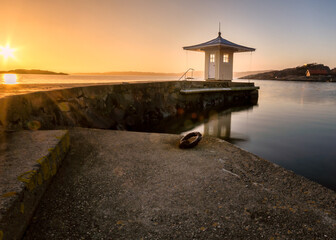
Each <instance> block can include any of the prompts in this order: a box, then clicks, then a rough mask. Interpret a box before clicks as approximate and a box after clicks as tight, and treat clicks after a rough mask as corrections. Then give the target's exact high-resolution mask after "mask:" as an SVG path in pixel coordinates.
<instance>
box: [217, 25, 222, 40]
mask: <svg viewBox="0 0 336 240" xmlns="http://www.w3.org/2000/svg"><path fill="white" fill-rule="evenodd" d="M218 29H219V31H218V37H220V36H221V34H222V33H221V30H220V22H219V28H218Z"/></svg>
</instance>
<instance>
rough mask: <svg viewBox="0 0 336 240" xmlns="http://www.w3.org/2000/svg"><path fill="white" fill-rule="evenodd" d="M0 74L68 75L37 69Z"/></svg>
mask: <svg viewBox="0 0 336 240" xmlns="http://www.w3.org/2000/svg"><path fill="white" fill-rule="evenodd" d="M0 74H44V75H69V74H67V73H63V72H52V71H47V70H39V69H14V70H8V71H0Z"/></svg>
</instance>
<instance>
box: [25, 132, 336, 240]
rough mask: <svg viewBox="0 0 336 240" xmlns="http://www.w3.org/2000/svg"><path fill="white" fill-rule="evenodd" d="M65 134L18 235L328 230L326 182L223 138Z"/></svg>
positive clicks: (253, 234)
mask: <svg viewBox="0 0 336 240" xmlns="http://www.w3.org/2000/svg"><path fill="white" fill-rule="evenodd" d="M70 137H71V146H70V151H69V154H68V155H67V157H66V158H65V159H64V161H63V163H62V166H61V168H60V169H59V171H58V173H57V175H56V176H55V178H54V179H53V181H52V182H51V184H50V185H49V187H48V189H47V191H46V193H45V195H44V196H43V198H42V200H41V202H40V204H39V206H38V209H37V211H36V212H35V215H34V217H33V219H32V222H31V224H30V226H29V228H28V229H27V231H26V234H25V236H24V239H27V240H28V239H335V236H336V209H335V206H336V193H335V192H333V191H331V190H328V189H326V188H324V187H322V186H321V185H319V184H317V183H314V182H311V181H309V180H307V179H305V178H303V177H300V176H297V175H295V174H294V173H292V172H290V171H287V170H285V169H283V168H281V167H279V166H277V165H274V164H272V163H270V162H268V161H266V160H263V159H261V158H259V157H257V156H255V155H253V154H251V153H248V152H246V151H243V150H241V149H239V148H237V147H235V146H233V145H231V144H229V143H227V142H225V141H222V140H219V139H216V138H212V137H205V138H204V139H203V140H202V141H201V142H200V144H199V145H198V146H197V147H195V148H193V149H188V150H181V149H179V148H178V141H179V138H180V136H178V135H170V134H156V133H138V132H123V131H109V130H95V129H80V128H77V129H74V130H70Z"/></svg>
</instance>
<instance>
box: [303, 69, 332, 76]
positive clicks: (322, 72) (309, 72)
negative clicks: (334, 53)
mask: <svg viewBox="0 0 336 240" xmlns="http://www.w3.org/2000/svg"><path fill="white" fill-rule="evenodd" d="M312 75H329V72H328V70H326V69H308V70H307V71H306V77H310V76H312Z"/></svg>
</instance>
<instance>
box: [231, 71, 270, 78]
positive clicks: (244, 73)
mask: <svg viewBox="0 0 336 240" xmlns="http://www.w3.org/2000/svg"><path fill="white" fill-rule="evenodd" d="M270 71H273V70H260V71H246V72H234V73H233V77H234V78H242V77H244V76H249V75H255V74H259V73H265V72H270Z"/></svg>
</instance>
